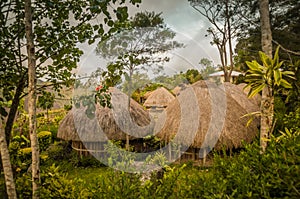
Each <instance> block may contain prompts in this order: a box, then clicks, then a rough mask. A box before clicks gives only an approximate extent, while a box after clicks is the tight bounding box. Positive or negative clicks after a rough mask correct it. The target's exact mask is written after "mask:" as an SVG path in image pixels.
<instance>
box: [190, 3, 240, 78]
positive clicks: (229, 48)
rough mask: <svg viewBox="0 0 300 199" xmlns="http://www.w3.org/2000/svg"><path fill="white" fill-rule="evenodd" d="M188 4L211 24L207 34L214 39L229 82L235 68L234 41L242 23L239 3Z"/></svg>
mask: <svg viewBox="0 0 300 199" xmlns="http://www.w3.org/2000/svg"><path fill="white" fill-rule="evenodd" d="M188 2H189V3H190V5H191V6H192V7H193V8H194V9H195V10H196V11H197V12H198V13H199V14H201V15H202V16H203V17H204V18H205V19H206V20H207V21H208V22H209V24H210V27H209V28H208V29H207V32H208V34H209V35H210V36H211V37H212V39H211V42H210V43H211V45H216V46H217V49H218V52H219V56H220V62H221V65H222V70H223V71H224V78H225V81H228V82H229V80H230V74H231V71H232V70H233V67H234V57H233V56H234V51H233V44H232V41H233V40H234V39H235V38H236V37H237V35H238V32H239V29H240V25H241V21H242V20H241V17H240V16H239V14H240V13H241V10H240V3H239V1H220V0H188ZM206 36H207V35H206Z"/></svg>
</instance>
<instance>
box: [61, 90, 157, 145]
mask: <svg viewBox="0 0 300 199" xmlns="http://www.w3.org/2000/svg"><path fill="white" fill-rule="evenodd" d="M111 93H112V104H113V108H112V109H109V108H107V107H106V108H103V107H101V106H99V105H98V104H97V105H96V111H95V117H94V118H91V119H90V118H89V117H88V116H87V114H86V113H85V110H86V108H84V107H81V108H78V109H77V108H73V109H72V110H71V111H69V113H68V114H67V115H66V117H65V118H64V119H63V120H62V121H61V123H60V125H59V129H58V133H57V137H58V138H61V139H64V140H73V141H85V142H90V141H93V142H98V141H103V140H107V139H109V140H125V139H126V134H125V133H124V132H126V133H128V134H130V133H131V135H134V136H130V139H135V138H138V137H144V136H146V135H148V134H151V133H152V132H153V126H154V124H153V123H151V121H150V116H149V114H148V112H147V111H146V110H144V108H143V107H142V106H141V105H139V104H138V103H137V102H135V101H134V100H133V99H131V100H130V111H129V112H128V111H126V110H127V108H126V107H127V104H128V97H127V95H125V94H124V93H122V92H120V91H118V90H116V89H112V91H111ZM133 133H134V134H133Z"/></svg>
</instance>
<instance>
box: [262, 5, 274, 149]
mask: <svg viewBox="0 0 300 199" xmlns="http://www.w3.org/2000/svg"><path fill="white" fill-rule="evenodd" d="M259 13H260V21H261V44H262V50H263V52H264V53H265V54H266V55H267V56H268V57H269V58H271V59H272V31H271V25H270V12H269V0H259ZM263 64H264V67H267V65H266V64H267V63H263ZM260 109H261V122H260V146H261V150H262V152H264V151H265V150H266V147H267V139H268V138H269V135H270V133H271V131H272V126H273V115H274V96H273V90H272V87H270V86H268V87H265V88H264V89H263V91H262V101H261V108H260Z"/></svg>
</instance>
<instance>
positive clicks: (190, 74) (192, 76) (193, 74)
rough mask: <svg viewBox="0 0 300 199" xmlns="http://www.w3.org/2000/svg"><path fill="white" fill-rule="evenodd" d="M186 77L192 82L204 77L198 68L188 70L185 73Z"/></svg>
mask: <svg viewBox="0 0 300 199" xmlns="http://www.w3.org/2000/svg"><path fill="white" fill-rule="evenodd" d="M185 78H186V79H187V81H188V82H189V83H190V84H193V83H195V82H197V81H199V80H201V79H203V78H202V76H201V74H200V73H199V71H198V70H196V69H189V70H187V71H186V73H185Z"/></svg>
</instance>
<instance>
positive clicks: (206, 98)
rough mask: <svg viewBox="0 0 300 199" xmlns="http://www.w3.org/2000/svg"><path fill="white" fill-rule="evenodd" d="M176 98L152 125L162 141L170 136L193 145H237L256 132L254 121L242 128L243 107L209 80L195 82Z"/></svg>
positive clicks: (243, 121)
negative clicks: (154, 124) (155, 123)
mask: <svg viewBox="0 0 300 199" xmlns="http://www.w3.org/2000/svg"><path fill="white" fill-rule="evenodd" d="M176 99H177V100H174V101H173V102H172V103H171V104H169V106H168V107H167V108H166V110H165V114H163V115H162V117H164V116H165V117H166V118H160V119H158V123H157V125H156V127H155V132H158V133H157V136H158V137H160V138H161V139H163V140H165V141H168V142H169V141H170V140H172V139H173V141H174V140H175V142H176V143H180V144H183V145H188V146H192V147H195V148H202V147H206V148H207V147H208V148H212V147H214V148H216V149H221V148H222V147H223V146H225V147H226V148H237V147H239V146H241V144H242V141H246V142H251V141H252V140H253V138H254V137H255V136H256V134H257V132H258V129H257V123H255V122H252V123H251V124H250V126H249V127H246V124H247V122H248V119H247V118H245V117H243V118H242V116H243V115H245V114H247V110H245V109H244V108H243V107H242V106H241V105H239V103H237V101H236V100H234V99H233V98H232V97H231V96H230V95H229V93H226V92H224V91H223V90H222V89H221V88H219V87H218V86H217V85H215V84H214V83H212V82H207V81H199V82H196V83H194V84H193V85H191V86H190V87H188V88H187V89H185V90H184V91H183V92H182V93H181V94H180V95H179V96H178V98H176ZM193 99H195V100H194V102H193ZM180 102H181V103H180ZM182 107H184V108H182ZM164 120H165V122H164V123H163V124H162V123H161V122H160V121H164ZM223 121H224V122H223ZM174 137H175V138H174ZM204 140H206V141H205V142H204Z"/></svg>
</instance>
